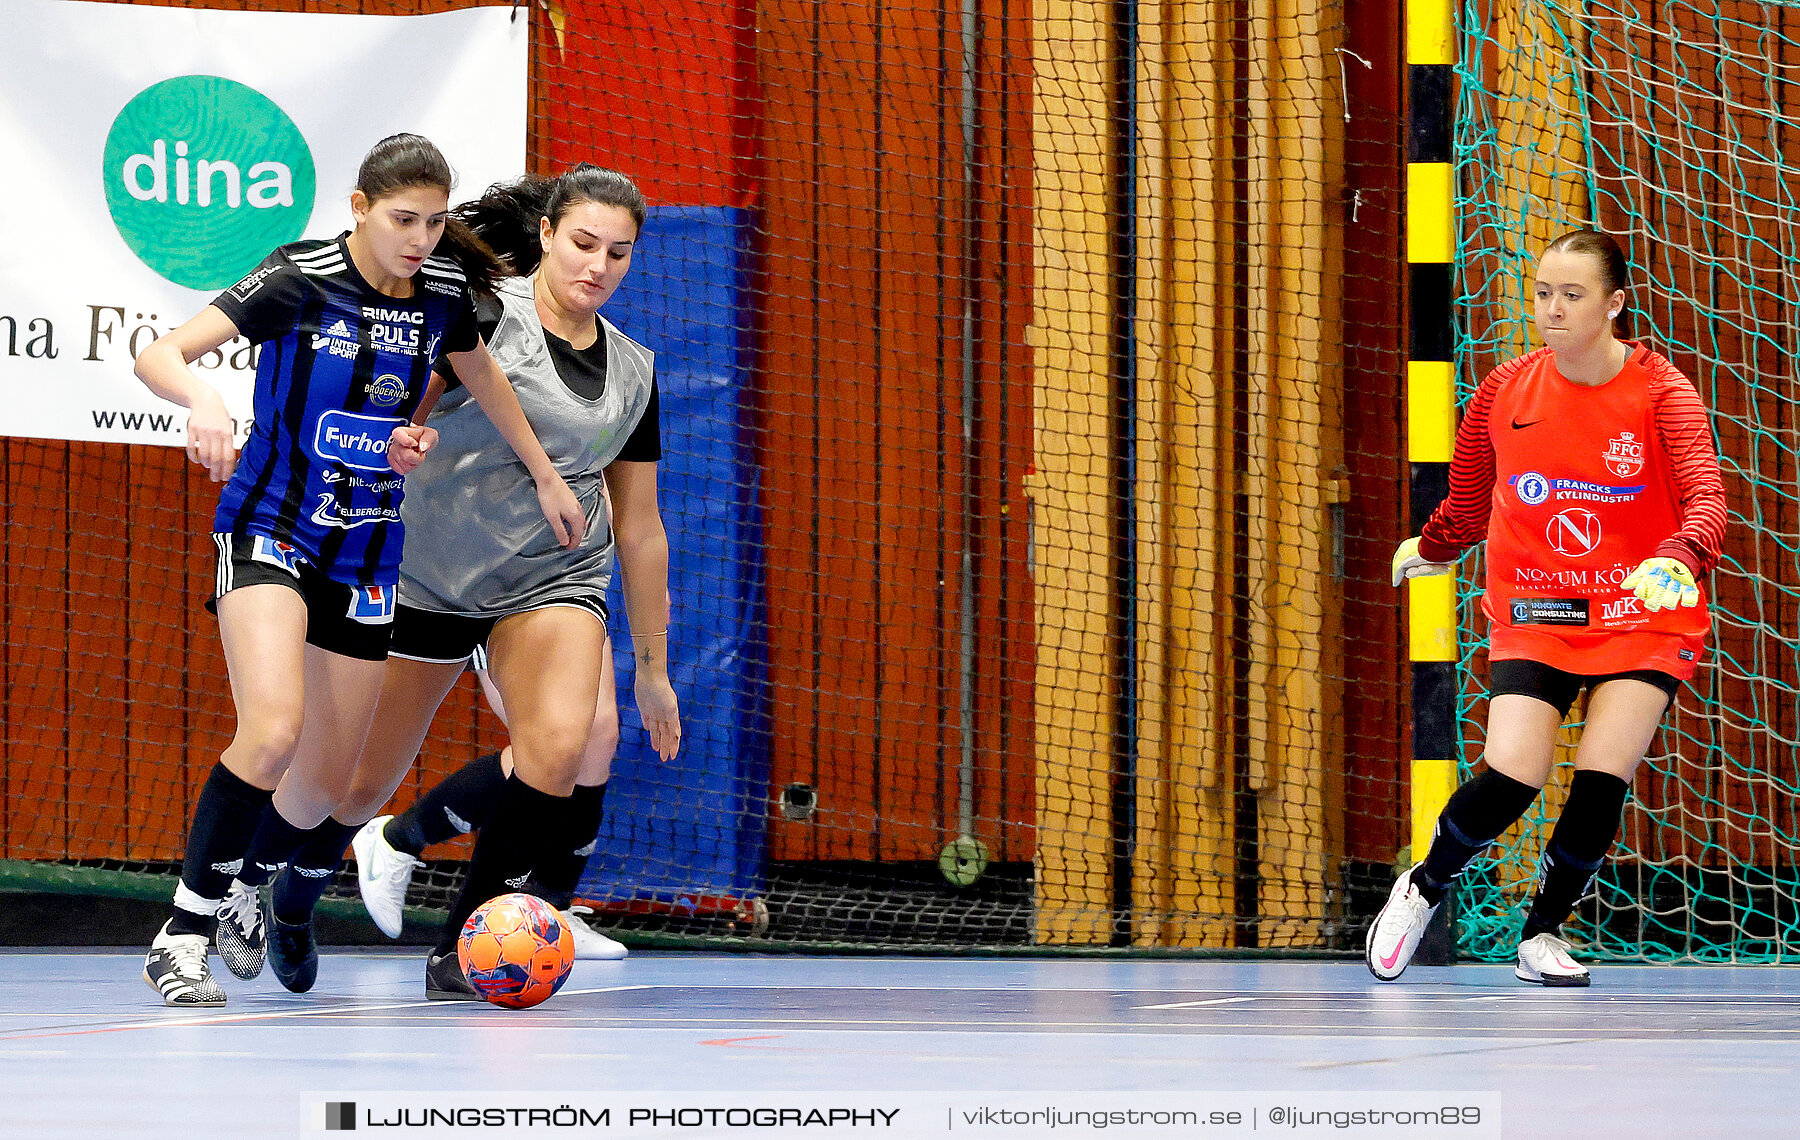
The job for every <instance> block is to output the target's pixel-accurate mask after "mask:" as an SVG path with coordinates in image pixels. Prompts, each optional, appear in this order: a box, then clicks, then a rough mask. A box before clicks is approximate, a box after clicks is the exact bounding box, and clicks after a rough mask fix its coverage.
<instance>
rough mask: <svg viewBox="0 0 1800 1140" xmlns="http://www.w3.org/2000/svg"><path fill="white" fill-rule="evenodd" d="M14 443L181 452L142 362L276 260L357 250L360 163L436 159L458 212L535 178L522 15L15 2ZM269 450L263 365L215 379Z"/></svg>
mask: <svg viewBox="0 0 1800 1140" xmlns="http://www.w3.org/2000/svg"><path fill="white" fill-rule="evenodd" d="M3 12H4V16H3V18H4V22H5V31H4V34H0V156H4V157H3V158H0V435H12V436H32V437H39V438H46V439H80V440H99V441H106V442H123V443H156V444H166V445H175V446H179V445H181V444H182V443H183V442H184V439H185V428H186V423H187V412H186V410H185V409H183V408H179V407H176V406H174V405H172V404H168V403H164V402H163V401H161V400H158V399H157V398H156V397H155V396H153V395H151V394H150V391H149V389H147V388H145V387H144V386H143V384H141V383H140V382H139V381H138V380H137V378H136V377H135V376H134V375H133V374H132V359H133V357H134V355H135V354H136V352H137V351H138V350H140V349H142V348H143V347H145V346H146V345H148V344H149V343H150V342H151V341H152V340H154V339H155V338H156V337H157V336H158V335H160V334H162V333H164V332H167V331H168V330H170V329H172V328H174V327H175V326H176V325H179V324H181V323H182V322H183V321H186V320H187V319H188V318H189V317H192V316H193V315H194V314H195V313H197V312H199V311H200V310H201V309H202V308H203V307H205V305H206V304H207V303H208V302H209V301H211V300H212V299H213V297H215V296H217V295H218V293H219V292H220V291H221V290H223V289H224V288H225V287H227V286H229V285H231V284H232V283H234V282H235V281H237V280H238V279H239V278H240V277H242V276H243V275H244V274H246V273H248V272H249V271H250V270H252V269H254V268H255V267H256V265H257V263H259V262H260V261H261V260H262V259H263V257H264V256H265V255H267V254H268V252H269V251H270V250H272V249H274V248H275V247H276V246H278V245H282V244H284V243H287V242H291V241H297V240H299V239H300V238H303V237H330V236H333V235H335V234H338V233H340V232H342V231H343V230H345V229H348V228H349V227H350V225H351V224H352V223H351V217H350V206H349V198H350V191H351V190H352V188H353V187H354V185H355V182H356V169H357V166H358V164H359V163H360V162H361V160H362V156H363V154H364V153H365V152H367V151H368V149H369V147H370V146H372V145H373V144H374V143H375V142H377V141H378V140H380V139H382V138H384V137H386V136H387V135H391V134H395V133H397V132H401V131H411V132H414V133H417V134H421V135H424V136H425V137H426V138H429V139H430V140H431V141H432V142H434V143H436V144H437V145H438V147H439V148H440V149H441V150H442V151H443V152H444V155H445V157H447V158H448V159H449V160H450V164H451V166H452V167H454V168H455V170H456V172H457V177H458V187H457V191H456V192H455V193H453V194H452V200H453V201H455V200H460V199H462V198H464V197H472V196H474V195H476V194H478V193H480V191H481V190H482V188H484V187H485V186H487V185H488V184H489V183H492V182H497V181H500V180H502V179H506V178H513V177H517V176H518V175H519V174H521V173H522V172H523V171H524V169H525V126H526V121H525V115H526V103H525V98H526V91H525V85H526V44H527V41H526V21H525V18H524V13H523V12H521V13H520V17H519V18H518V19H517V20H514V19H513V18H512V9H511V8H510V7H490V8H472V9H466V10H464V11H459V12H448V13H443V14H441V15H433V16H337V15H313V14H299V13H274V12H221V11H209V10H203V9H193V8H154V7H148V6H144V5H128V4H94V3H76V2H71V0H5V3H4V6H3ZM195 367H196V369H197V371H198V372H199V374H200V375H201V376H203V377H204V378H206V379H207V380H208V381H209V382H210V383H212V384H213V385H215V386H216V387H218V388H219V390H220V391H221V392H223V393H224V395H225V400H226V403H227V405H228V406H229V407H230V408H231V412H232V415H233V416H234V417H236V418H237V420H238V423H239V431H240V434H242V432H244V431H245V430H247V429H248V425H249V418H250V402H251V392H252V386H253V379H254V376H255V366H254V353H253V352H252V351H251V349H250V347H249V346H248V345H246V344H245V343H244V342H243V341H242V340H235V341H232V342H231V343H229V344H227V345H226V346H225V347H224V349H223V350H221V351H220V352H217V353H212V354H209V355H208V356H205V357H202V358H201V359H200V360H199V361H197V362H196V365H195Z"/></svg>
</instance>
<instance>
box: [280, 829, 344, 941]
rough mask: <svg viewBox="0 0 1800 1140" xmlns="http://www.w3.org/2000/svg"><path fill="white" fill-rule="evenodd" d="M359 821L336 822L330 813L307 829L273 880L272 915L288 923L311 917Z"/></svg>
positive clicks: (341, 862)
mask: <svg viewBox="0 0 1800 1140" xmlns="http://www.w3.org/2000/svg"><path fill="white" fill-rule="evenodd" d="M359 829H360V825H359V824H353V823H339V822H338V821H337V820H335V819H332V818H331V817H330V816H326V817H325V822H324V823H321V824H320V825H319V826H317V827H315V828H313V829H312V830H311V831H308V832H307V833H306V839H305V841H304V842H302V843H301V844H300V849H299V850H297V851H295V852H294V857H293V859H292V860H290V861H289V863H288V869H287V874H285V875H282V876H280V877H279V878H277V879H276V880H275V894H274V897H273V898H272V899H270V902H271V903H272V904H273V906H274V909H275V917H276V918H279V919H280V920H281V921H283V922H285V923H287V924H288V925H290V926H299V925H300V924H302V923H305V922H311V921H312V912H313V907H315V906H317V905H318V902H319V896H320V895H323V894H324V893H325V890H326V888H328V887H330V886H331V880H332V879H333V878H334V877H335V876H336V875H337V869H338V868H339V867H340V866H342V865H343V862H344V848H345V847H347V846H349V844H350V837H351V836H353V835H355V834H356V833H357V831H358V830H359Z"/></svg>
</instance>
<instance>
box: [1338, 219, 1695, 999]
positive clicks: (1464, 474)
mask: <svg viewBox="0 0 1800 1140" xmlns="http://www.w3.org/2000/svg"><path fill="white" fill-rule="evenodd" d="M1628 284H1629V282H1628V280H1627V266H1626V261H1625V255H1624V253H1623V252H1622V251H1621V250H1620V248H1619V245H1618V243H1617V242H1616V241H1614V240H1613V239H1612V238H1611V237H1609V236H1608V235H1606V234H1603V233H1600V232H1598V231H1595V230H1579V231H1576V232H1574V233H1570V234H1565V235H1563V236H1562V237H1560V238H1558V239H1556V241H1554V242H1552V243H1551V245H1550V247H1549V248H1548V249H1547V250H1546V251H1545V252H1544V255H1543V258H1542V260H1541V261H1540V262H1539V264H1538V272H1537V278H1536V283H1535V285H1534V292H1535V296H1536V320H1537V327H1538V331H1539V333H1540V334H1541V335H1542V336H1543V339H1544V343H1545V346H1546V347H1544V348H1541V349H1539V350H1537V351H1536V352H1532V353H1528V354H1526V355H1524V356H1521V357H1518V358H1517V359H1514V360H1509V361H1507V362H1506V363H1505V364H1502V365H1500V366H1499V367H1498V368H1496V369H1494V370H1493V371H1492V372H1491V373H1489V374H1488V376H1487V378H1486V379H1485V380H1483V381H1482V383H1481V386H1480V388H1478V389H1477V390H1476V392H1475V395H1474V397H1473V398H1472V399H1471V400H1470V401H1469V405H1468V407H1467V408H1466V410H1465V411H1464V413H1463V418H1462V423H1461V424H1460V425H1459V427H1458V429H1457V433H1456V450H1455V454H1454V456H1453V458H1452V460H1451V463H1450V496H1449V498H1447V499H1445V500H1444V502H1443V503H1442V504H1440V505H1439V506H1438V508H1437V510H1436V511H1434V512H1433V513H1432V516H1431V519H1430V521H1428V522H1427V523H1426V524H1425V527H1424V530H1423V532H1422V533H1421V534H1420V536H1419V537H1418V538H1411V539H1408V540H1407V541H1405V542H1403V543H1401V544H1400V548H1399V550H1398V551H1396V552H1395V554H1394V566H1393V570H1394V585H1396V586H1398V585H1400V584H1401V583H1402V582H1403V581H1405V580H1406V579H1407V578H1410V577H1414V576H1417V575H1422V574H1447V573H1449V572H1450V571H1451V569H1452V566H1451V564H1452V563H1453V562H1455V561H1456V559H1457V558H1458V557H1460V556H1461V555H1462V553H1463V552H1464V551H1466V550H1468V549H1469V548H1470V547H1471V546H1474V545H1475V544H1476V543H1478V542H1482V541H1486V543H1487V589H1486V593H1485V594H1484V595H1483V598H1482V611H1483V612H1484V613H1485V614H1486V615H1487V617H1488V621H1489V623H1490V630H1491V632H1490V635H1489V648H1488V660H1489V663H1490V666H1491V668H1490V673H1491V687H1490V700H1489V704H1488V725H1487V748H1486V755H1485V759H1486V766H1485V767H1484V768H1483V769H1482V770H1481V771H1480V772H1479V773H1477V774H1476V775H1475V776H1473V777H1472V778H1471V779H1469V780H1468V781H1467V782H1466V783H1464V784H1463V785H1462V786H1461V787H1459V788H1457V790H1456V792H1455V794H1453V795H1452V796H1451V797H1450V802H1449V803H1448V804H1447V805H1445V807H1444V810H1443V813H1442V814H1441V815H1439V816H1438V821H1437V829H1436V832H1435V833H1434V836H1433V838H1432V842H1431V848H1430V850H1429V851H1428V852H1427V853H1426V855H1425V857H1424V859H1423V860H1422V861H1420V862H1419V863H1416V864H1414V865H1413V867H1411V868H1410V869H1409V870H1408V871H1407V872H1406V873H1405V874H1403V875H1401V876H1400V878H1399V881H1398V882H1396V883H1395V884H1394V889H1393V892H1392V893H1391V894H1390V896H1389V897H1388V901H1387V904H1386V905H1385V906H1384V907H1383V908H1382V910H1381V913H1380V915H1378V916H1377V917H1376V919H1375V923H1374V925H1373V926H1371V927H1370V929H1369V937H1368V943H1367V946H1366V957H1367V961H1368V964H1369V969H1370V970H1371V971H1372V972H1373V973H1374V974H1375V976H1376V977H1378V978H1381V979H1383V980H1385V981H1392V980H1393V979H1395V978H1398V977H1399V976H1400V974H1401V972H1402V971H1404V970H1405V969H1406V966H1407V963H1408V962H1409V961H1410V960H1411V959H1412V955H1413V951H1414V950H1415V949H1416V948H1417V947H1418V943H1419V938H1420V936H1421V935H1422V934H1423V933H1424V931H1425V927H1426V925H1427V924H1428V923H1429V922H1430V921H1431V917H1432V915H1433V914H1434V913H1436V911H1437V908H1438V906H1439V905H1440V904H1441V903H1442V902H1443V899H1444V896H1445V895H1446V894H1447V893H1448V892H1449V890H1450V887H1451V885H1452V884H1453V883H1454V882H1455V881H1456V878H1457V876H1458V875H1460V874H1461V873H1462V871H1463V868H1465V867H1466V866H1468V864H1469V863H1470V862H1471V861H1473V860H1474V859H1475V857H1476V856H1478V855H1480V854H1482V853H1483V852H1484V851H1486V850H1487V849H1488V847H1489V846H1490V845H1492V844H1493V842H1494V841H1495V840H1496V839H1498V838H1499V837H1500V835H1501V834H1502V833H1503V832H1505V831H1506V829H1507V828H1508V827H1510V826H1512V824H1513V823H1514V822H1515V821H1517V820H1518V819H1519V818H1520V817H1521V816H1523V815H1524V814H1525V811H1526V809H1527V808H1529V807H1530V806H1531V804H1532V802H1533V801H1534V800H1536V799H1537V796H1538V792H1539V791H1540V790H1542V788H1543V786H1544V783H1545V781H1546V780H1548V779H1549V776H1550V771H1551V769H1552V768H1553V767H1554V765H1555V759H1556V734H1557V731H1558V729H1559V728H1560V727H1561V726H1562V722H1563V719H1564V717H1565V716H1567V715H1568V711H1569V708H1570V707H1571V706H1572V705H1573V704H1574V701H1575V698H1576V696H1577V695H1578V694H1579V693H1580V692H1581V690H1582V689H1583V688H1585V689H1587V692H1588V703H1587V714H1586V716H1587V720H1586V727H1585V728H1584V730H1583V732H1582V736H1581V744H1580V747H1579V748H1578V750H1577V752H1576V756H1575V775H1574V779H1573V781H1572V782H1571V784H1570V787H1569V797H1568V801H1567V802H1566V803H1565V804H1564V806H1563V810H1562V814H1561V816H1560V817H1559V818H1558V819H1557V821H1556V826H1555V829H1554V830H1553V831H1552V832H1551V834H1550V839H1549V841H1548V842H1547V843H1546V844H1545V847H1544V852H1543V857H1542V861H1541V863H1540V868H1539V874H1538V883H1537V891H1536V894H1535V895H1534V896H1533V898H1532V901H1531V909H1530V912H1529V914H1528V915H1527V917H1526V919H1525V927H1524V930H1523V931H1522V932H1521V934H1520V939H1519V951H1518V966H1517V969H1516V971H1515V972H1516V974H1517V975H1518V977H1520V978H1521V979H1523V980H1524V981H1528V982H1535V983H1538V984H1541V985H1546V986H1585V985H1587V984H1588V981H1589V978H1588V971H1587V970H1586V969H1585V968H1584V967H1583V966H1582V965H1581V964H1580V963H1578V962H1576V961H1575V959H1574V958H1573V956H1572V955H1571V954H1570V947H1569V944H1568V943H1567V942H1565V941H1563V939H1562V938H1561V937H1560V936H1559V934H1558V931H1559V930H1560V928H1561V926H1562V923H1563V922H1564V920H1566V919H1567V918H1568V917H1569V914H1570V913H1571V912H1572V911H1573V910H1574V908H1575V904H1576V902H1577V901H1579V900H1580V898H1581V897H1582V895H1584V894H1585V893H1586V892H1587V889H1588V886H1589V885H1590V884H1591V883H1592V882H1593V878H1594V875H1595V873H1596V872H1597V871H1598V870H1599V869H1600V866H1601V864H1602V863H1604V862H1605V860H1606V854H1607V852H1608V851H1609V850H1610V849H1611V847H1612V844H1613V840H1614V839H1615V838H1616V836H1617V834H1618V830H1619V820H1620V816H1621V815H1622V814H1623V811H1624V806H1625V796H1626V793H1627V792H1628V791H1629V790H1630V788H1631V778H1632V775H1633V773H1634V772H1635V771H1636V770H1637V766H1638V764H1639V763H1640V762H1641V761H1642V760H1643V758H1644V752H1645V750H1646V749H1648V748H1649V746H1650V742H1651V739H1652V738H1653V737H1654V736H1655V733H1656V729H1657V726H1658V724H1660V723H1661V721H1662V717H1663V714H1664V713H1665V712H1666V711H1667V709H1668V707H1669V704H1670V703H1671V701H1672V700H1673V699H1674V696H1675V693H1676V690H1677V689H1679V688H1680V686H1681V683H1682V682H1683V681H1685V680H1687V679H1688V678H1690V677H1692V676H1693V674H1694V669H1695V667H1696V666H1697V665H1698V663H1699V660H1700V655H1701V654H1702V652H1703V651H1704V647H1705V639H1706V633H1707V630H1708V629H1709V628H1710V625H1711V616H1710V614H1709V612H1708V609H1707V604H1706V599H1705V597H1704V596H1703V592H1702V591H1703V586H1702V583H1703V582H1704V581H1705V578H1706V575H1707V573H1708V572H1709V571H1710V570H1711V569H1712V568H1713V566H1714V565H1715V564H1716V563H1717V562H1718V558H1719V549H1720V544H1721V542H1722V540H1723V537H1724V533H1725V492H1724V487H1723V485H1722V483H1721V482H1720V479H1719V462H1718V457H1717V455H1716V454H1715V453H1714V450H1713V439H1712V431H1711V429H1710V427H1709V426H1708V424H1707V416H1706V409H1705V408H1704V407H1703V406H1702V405H1701V403H1700V398H1699V396H1698V395H1697V394H1696V393H1695V391H1694V386H1693V384H1692V383H1691V382H1690V381H1689V380H1688V378H1687V377H1686V376H1683V375H1682V374H1681V372H1680V370H1679V369H1677V368H1676V367H1675V366H1674V365H1673V364H1671V363H1669V361H1668V360H1666V359H1664V358H1663V357H1662V356H1660V355H1658V354H1657V353H1655V352H1652V351H1651V350H1650V349H1648V348H1646V347H1644V346H1643V345H1640V344H1637V343H1634V342H1632V341H1628V340H1621V339H1619V336H1618V331H1619V328H1620V320H1621V314H1622V313H1623V312H1624V310H1625V308H1626V289H1627V287H1628Z"/></svg>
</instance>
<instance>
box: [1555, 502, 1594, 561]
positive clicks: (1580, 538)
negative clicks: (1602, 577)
mask: <svg viewBox="0 0 1800 1140" xmlns="http://www.w3.org/2000/svg"><path fill="white" fill-rule="evenodd" d="M1601 534H1602V531H1601V528H1600V516H1599V515H1596V514H1595V513H1594V512H1593V511H1589V510H1583V509H1582V508H1580V507H1574V508H1572V509H1570V510H1566V511H1558V512H1557V513H1556V515H1555V516H1553V517H1552V518H1551V519H1550V525H1548V526H1546V527H1545V528H1544V538H1545V539H1546V540H1547V541H1548V542H1549V543H1550V549H1551V550H1554V551H1556V552H1557V553H1558V554H1561V555H1565V556H1567V557H1569V558H1581V557H1583V556H1585V555H1588V554H1592V553H1593V552H1594V549H1595V548H1596V547H1598V546H1599V545H1600V537H1601Z"/></svg>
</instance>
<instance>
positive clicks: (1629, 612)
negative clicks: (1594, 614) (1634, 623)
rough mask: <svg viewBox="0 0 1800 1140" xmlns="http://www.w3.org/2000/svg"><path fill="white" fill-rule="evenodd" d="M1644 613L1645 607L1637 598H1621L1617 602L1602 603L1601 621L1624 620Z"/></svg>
mask: <svg viewBox="0 0 1800 1140" xmlns="http://www.w3.org/2000/svg"><path fill="white" fill-rule="evenodd" d="M1643 613H1644V610H1643V607H1642V605H1641V604H1640V603H1639V602H1638V600H1637V599H1636V598H1620V599H1619V600H1618V601H1616V602H1602V603H1601V604H1600V620H1601V621H1622V620H1624V619H1625V618H1628V617H1639V616H1642V615H1643Z"/></svg>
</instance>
